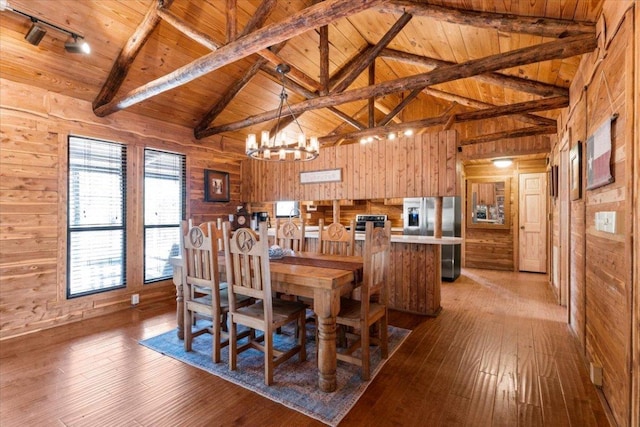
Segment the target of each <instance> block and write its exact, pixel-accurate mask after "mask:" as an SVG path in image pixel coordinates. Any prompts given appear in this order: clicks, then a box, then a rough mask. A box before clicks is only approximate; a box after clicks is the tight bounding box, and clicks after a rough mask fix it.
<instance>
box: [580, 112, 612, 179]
mask: <svg viewBox="0 0 640 427" xmlns="http://www.w3.org/2000/svg"><path fill="white" fill-rule="evenodd" d="M616 117H618V116H617V114H614V115H613V116H611V117H607V119H606V120H605V121H604V123H602V124H601V125H600V127H598V129H597V130H596V131H595V133H594V134H593V135H591V136H589V137H588V138H587V190H593V189H594V188H598V187H602V186H603V185H607V184H610V183H612V182H613V175H612V174H611V122H612V121H613V120H615V119H616Z"/></svg>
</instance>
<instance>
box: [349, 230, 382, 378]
mask: <svg viewBox="0 0 640 427" xmlns="http://www.w3.org/2000/svg"><path fill="white" fill-rule="evenodd" d="M390 248H391V221H386V222H385V225H384V228H383V227H374V226H373V223H372V222H367V224H366V228H365V240H364V255H363V263H364V269H363V280H362V284H361V286H360V290H361V292H360V299H359V300H355V299H352V298H342V299H341V300H340V313H338V317H337V318H336V323H337V324H338V326H339V327H340V326H342V327H345V329H349V332H347V333H346V338H347V346H346V348H345V349H339V350H338V354H337V358H338V360H342V361H345V362H349V363H353V364H356V365H358V366H360V367H361V372H360V377H361V378H362V379H363V380H365V381H366V380H368V379H369V378H370V376H371V366H370V348H369V346H370V345H371V344H376V345H378V346H379V347H380V352H381V355H382V358H383V359H386V358H387V357H388V355H389V350H388V344H387V274H388V271H389V256H390V255H389V254H390ZM373 325H377V326H378V327H377V335H378V336H373V335H371V327H372V326H373ZM358 349H360V354H359V355H358V356H356V355H354V352H355V351H356V350H358Z"/></svg>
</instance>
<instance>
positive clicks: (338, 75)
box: [329, 44, 373, 88]
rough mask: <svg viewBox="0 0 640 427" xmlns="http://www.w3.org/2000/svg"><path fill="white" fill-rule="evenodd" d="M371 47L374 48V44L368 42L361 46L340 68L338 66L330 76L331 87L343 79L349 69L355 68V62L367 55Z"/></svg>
mask: <svg viewBox="0 0 640 427" xmlns="http://www.w3.org/2000/svg"><path fill="white" fill-rule="evenodd" d="M371 49H373V46H372V45H370V44H366V45H365V46H363V47H362V48H360V50H359V51H358V52H355V54H354V55H353V56H352V57H351V58H349V60H348V61H347V62H345V63H344V64H342V66H340V68H338V69H337V70H336V71H335V72H334V73H333V75H332V76H330V77H329V88H331V87H333V86H335V85H336V84H338V82H340V80H343V79H344V77H345V76H346V75H347V73H348V72H349V70H351V69H353V67H354V66H355V63H356V62H357V61H358V60H359V58H360V57H362V56H365V55H367V52H368V51H370V50H371Z"/></svg>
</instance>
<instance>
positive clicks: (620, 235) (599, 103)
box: [554, 1, 640, 426]
mask: <svg viewBox="0 0 640 427" xmlns="http://www.w3.org/2000/svg"><path fill="white" fill-rule="evenodd" d="M635 13H636V14H637V13H638V9H637V4H636V10H635ZM633 17H634V11H633V7H630V5H629V3H628V2H612V1H609V2H605V5H604V9H603V19H604V22H605V23H606V25H602V26H600V27H599V28H605V30H604V31H603V32H602V33H601V35H600V37H601V43H600V46H601V49H600V50H596V51H595V52H594V53H593V54H590V55H585V56H584V57H583V58H582V61H581V64H580V68H579V69H578V73H577V74H576V77H575V79H574V81H573V83H572V85H571V92H570V95H571V100H572V102H571V106H570V107H569V109H567V110H566V111H565V112H564V113H563V115H562V117H561V126H560V128H561V132H562V137H564V136H566V135H568V137H569V138H570V145H571V146H574V145H576V144H582V152H583V169H582V188H581V191H582V197H581V199H579V200H574V201H570V204H571V207H570V210H569V212H570V215H571V217H570V219H569V221H570V229H571V237H570V241H569V244H570V247H569V250H568V253H569V260H568V264H569V271H568V274H569V283H570V293H571V295H570V302H569V304H570V305H569V322H570V327H571V329H572V331H573V332H574V334H575V335H576V336H577V339H578V342H579V343H580V345H581V346H582V350H583V352H584V354H585V355H586V358H587V359H588V360H589V361H591V362H594V363H596V364H598V365H600V366H602V367H603V386H602V392H603V395H604V396H605V399H606V401H607V403H608V404H609V406H610V408H611V411H612V414H613V417H614V419H615V422H616V424H617V425H619V426H630V425H637V421H638V420H637V418H638V416H637V415H635V419H632V413H634V412H635V414H638V411H639V407H640V399H638V391H637V390H636V391H635V393H634V392H632V390H631V383H632V375H637V372H638V369H639V364H638V356H637V355H636V357H635V358H634V357H633V353H634V350H633V347H632V342H633V339H632V336H631V333H632V332H631V331H632V330H633V328H631V327H630V326H629V325H631V323H632V318H633V317H632V310H633V304H632V301H633V298H632V295H634V293H636V292H638V291H639V290H640V289H639V288H638V283H637V281H636V282H634V281H633V275H632V271H633V268H634V263H635V264H637V262H638V259H637V256H638V255H637V254H635V255H633V251H632V248H633V243H632V237H631V236H632V231H633V227H632V224H633V222H634V220H635V221H636V223H637V221H638V212H637V211H636V212H634V209H633V197H634V190H633V185H634V184H633V177H634V165H633V155H632V153H633V151H634V123H633V122H634V120H633V117H634V114H635V113H634V108H636V111H637V106H635V107H634V91H637V86H634V84H635V85H637V69H635V73H634V67H635V66H636V64H637V63H636V62H634V46H633V40H634V37H635V40H636V43H637V40H638V34H639V32H640V29H638V28H635V29H634V22H633V19H634V18H633ZM601 24H603V22H601ZM636 52H637V50H636ZM634 74H635V79H636V82H635V83H634V81H633V79H634ZM634 87H635V89H634ZM614 113H617V114H618V115H619V116H618V118H617V120H615V121H614V122H613V126H612V151H611V153H612V159H611V171H612V173H613V176H614V179H615V181H614V182H613V183H611V184H608V185H605V186H603V187H600V188H597V189H593V190H586V171H585V167H584V165H585V161H586V160H585V158H586V155H585V153H586V144H585V141H586V140H587V138H588V137H589V136H590V135H593V133H594V132H595V130H596V129H597V128H598V127H599V126H600V125H601V123H602V122H603V121H605V120H608V119H609V117H610V116H612V115H613V114H614ZM637 131H638V130H637V129H635V132H636V134H635V149H636V150H637V149H638V142H637V141H638V139H637V138H638V136H637ZM554 152H555V153H557V152H558V147H557V146H556V147H554ZM556 156H557V154H556ZM559 164H560V168H568V165H567V164H563V163H562V162H559ZM635 174H638V171H637V170H636V171H635ZM636 191H637V189H636ZM562 196H563V194H562V193H561V197H562ZM565 197H566V195H565ZM635 197H637V194H636V195H635ZM602 211H615V212H616V213H617V216H618V218H619V221H618V228H617V230H616V233H615V234H610V233H604V232H602V231H597V230H596V228H595V214H596V213H597V212H602ZM557 220H558V218H556V216H555V215H554V223H555V222H556V221H557ZM554 225H556V226H557V224H554ZM636 231H637V230H636ZM556 244H557V242H556ZM634 256H635V261H634V258H633V257H634ZM635 330H636V331H637V328H636V329H635ZM636 333H637V332H636ZM635 342H636V343H637V342H638V339H637V337H636V341H635ZM635 351H636V352H637V351H638V348H637V347H636V349H635ZM632 372H635V374H632ZM636 381H637V379H636Z"/></svg>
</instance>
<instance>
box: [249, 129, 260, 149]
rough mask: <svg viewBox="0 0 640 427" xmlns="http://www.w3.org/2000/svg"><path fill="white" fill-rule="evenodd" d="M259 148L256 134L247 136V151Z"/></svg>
mask: <svg viewBox="0 0 640 427" xmlns="http://www.w3.org/2000/svg"><path fill="white" fill-rule="evenodd" d="M257 148H258V145H257V143H256V134H255V133H250V134H249V136H247V151H249V150H255V149H257Z"/></svg>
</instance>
